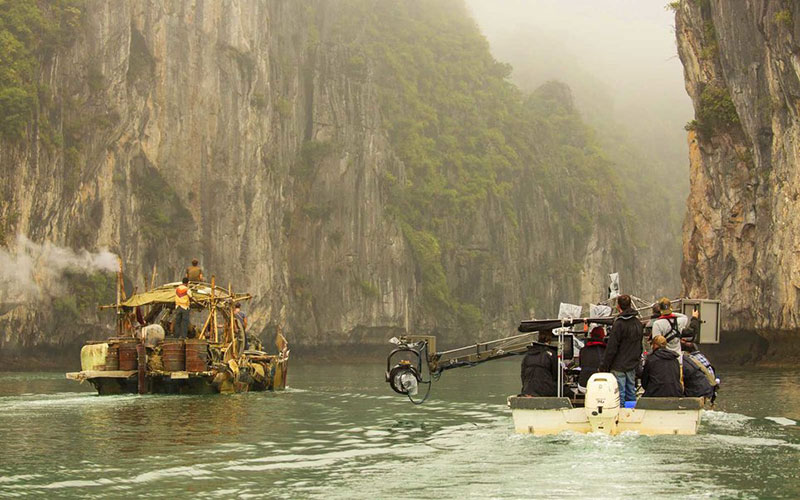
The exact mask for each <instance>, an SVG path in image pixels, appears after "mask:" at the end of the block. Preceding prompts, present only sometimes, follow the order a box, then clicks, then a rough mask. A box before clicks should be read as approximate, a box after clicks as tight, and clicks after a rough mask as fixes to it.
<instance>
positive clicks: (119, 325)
mask: <svg viewBox="0 0 800 500" xmlns="http://www.w3.org/2000/svg"><path fill="white" fill-rule="evenodd" d="M117 264H118V265H119V270H118V271H117V304H116V308H117V336H118V337H121V336H122V306H120V305H119V303H120V302H122V291H121V290H120V289H121V288H122V285H121V283H122V258H121V257H117Z"/></svg>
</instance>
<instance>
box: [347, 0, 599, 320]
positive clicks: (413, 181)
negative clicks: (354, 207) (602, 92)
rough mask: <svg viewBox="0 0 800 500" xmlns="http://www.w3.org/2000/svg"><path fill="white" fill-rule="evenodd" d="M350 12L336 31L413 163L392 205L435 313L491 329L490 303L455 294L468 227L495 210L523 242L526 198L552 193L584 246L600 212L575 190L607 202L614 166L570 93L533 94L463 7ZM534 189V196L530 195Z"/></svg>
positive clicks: (399, 6)
mask: <svg viewBox="0 0 800 500" xmlns="http://www.w3.org/2000/svg"><path fill="white" fill-rule="evenodd" d="M345 6H346V10H345V12H341V13H340V15H339V16H337V18H338V19H339V21H338V24H336V26H335V27H334V30H335V33H336V36H337V37H338V38H339V39H340V40H342V41H343V43H344V44H345V45H347V46H348V47H349V48H350V49H351V51H352V53H353V55H352V57H351V58H350V61H351V64H350V66H352V67H355V68H357V71H356V70H353V72H352V73H353V77H354V78H356V79H358V78H363V75H364V74H371V75H374V78H375V80H376V82H377V84H378V87H379V91H380V104H381V112H382V116H383V118H384V124H385V126H386V128H387V130H388V131H389V138H390V141H391V142H392V145H393V147H394V149H395V151H396V152H397V153H398V155H399V157H400V159H401V160H402V161H403V163H404V165H405V167H406V178H404V179H400V178H397V177H396V176H394V175H392V174H391V173H388V172H387V173H386V174H385V177H384V180H385V185H386V186H387V190H388V193H389V200H388V201H389V207H388V208H389V211H390V213H391V215H392V216H393V217H394V218H396V219H397V220H398V221H399V222H400V225H401V227H402V228H403V232H404V234H405V236H406V239H407V240H408V242H409V243H410V246H411V248H412V249H413V252H414V257H415V260H416V263H417V266H418V272H419V275H420V278H421V282H422V289H423V295H424V297H425V299H426V305H427V307H428V308H429V309H430V310H431V311H432V312H434V313H435V315H436V316H437V317H439V318H440V319H441V320H444V321H445V322H449V321H450V320H453V319H455V320H456V323H457V324H460V325H462V326H463V325H466V324H472V323H478V324H480V321H481V304H479V303H478V300H479V299H478V298H477V297H474V296H470V293H469V291H463V292H458V291H456V290H454V289H453V284H452V282H451V281H450V280H449V279H448V273H447V272H446V270H445V269H446V267H447V263H448V256H450V258H452V256H453V255H455V254H458V252H459V249H458V246H459V241H458V231H459V224H461V223H462V222H467V221H470V220H474V218H475V216H476V212H477V211H479V210H486V207H487V206H495V207H498V208H497V211H498V212H500V214H501V220H502V221H503V222H502V224H503V225H504V226H506V227H508V228H511V230H510V231H508V232H506V234H511V235H512V236H509V237H511V238H513V237H514V236H513V234H515V230H516V229H518V228H519V220H518V217H519V211H520V207H519V199H520V198H521V197H525V196H529V197H533V196H544V198H545V199H546V201H547V205H548V206H549V208H550V209H551V210H552V216H553V217H556V218H558V219H560V220H562V222H563V223H565V224H566V227H567V228H568V229H571V230H574V236H573V237H574V238H575V239H576V240H582V239H583V238H585V237H587V236H588V235H587V234H584V233H586V232H587V230H589V229H590V228H591V227H592V226H593V221H594V220H595V219H596V218H597V217H598V215H597V214H594V213H592V212H591V211H590V209H589V206H590V205H589V204H587V203H576V200H575V197H574V193H576V192H582V193H584V194H585V196H586V197H587V198H586V199H590V198H591V197H592V196H596V195H598V194H599V193H600V189H599V188H600V185H601V183H603V182H607V181H608V179H610V178H612V177H613V175H612V174H611V172H610V169H609V166H610V164H609V162H607V161H606V160H605V159H604V157H603V155H602V154H601V152H600V151H599V150H598V148H597V147H596V146H595V141H594V139H593V137H592V134H591V132H590V130H589V129H588V128H587V127H586V126H585V125H584V123H583V122H582V121H581V119H580V117H579V116H578V114H577V113H576V112H575V110H574V109H573V107H572V100H571V95H570V92H569V89H567V88H566V87H565V86H563V85H561V84H557V83H550V84H547V85H545V86H543V88H541V89H539V91H537V92H535V93H534V94H533V95H525V94H523V93H522V92H521V91H520V90H519V89H518V88H517V87H516V86H514V85H513V84H512V83H510V82H509V81H508V76H509V74H510V71H511V67H510V66H509V65H507V64H503V63H500V62H498V61H496V60H495V59H494V58H493V57H492V56H491V54H490V52H489V46H488V43H487V41H486V40H485V38H484V37H483V36H482V35H481V33H480V32H479V30H478V28H477V26H476V25H475V23H474V21H473V20H472V19H471V18H470V16H469V15H468V14H467V12H466V9H465V8H464V5H463V3H462V2H461V1H459V0H443V1H437V2H431V1H423V0H418V1H407V2H394V1H378V2H375V1H371V0H352V1H350V2H346V3H345ZM362 54H363V56H362ZM365 60H366V61H369V63H366V64H367V66H369V67H370V68H371V69H372V71H365V69H364V66H365ZM524 179H527V180H528V181H530V182H528V183H527V184H524V183H523V182H522V181H523V180H524ZM523 184H524V185H527V187H529V188H532V189H535V191H531V192H527V193H525V192H522V191H521V189H522V187H521V186H522V185H523ZM542 193H543V194H542ZM487 218H490V217H489V216H487ZM460 229H461V230H462V232H463V230H465V229H468V228H463V227H462V228H460ZM514 245H515V242H514V241H508V242H505V245H504V246H506V247H513V246H514ZM499 258H500V256H498V255H494V254H492V255H490V256H489V257H488V258H482V259H480V260H473V261H471V262H470V268H471V271H470V272H471V273H475V274H480V273H482V272H484V271H486V270H487V269H491V268H492V267H493V264H496V262H493V261H494V260H497V259H499ZM473 267H477V268H475V269H472V268H473ZM512 272H513V271H512ZM576 275H577V273H576ZM528 306H530V304H528Z"/></svg>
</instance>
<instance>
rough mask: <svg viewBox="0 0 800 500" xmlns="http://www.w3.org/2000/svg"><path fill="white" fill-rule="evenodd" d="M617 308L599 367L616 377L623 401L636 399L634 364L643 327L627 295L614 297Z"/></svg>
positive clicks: (638, 355)
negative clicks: (617, 311) (617, 312)
mask: <svg viewBox="0 0 800 500" xmlns="http://www.w3.org/2000/svg"><path fill="white" fill-rule="evenodd" d="M617 309H619V311H620V314H619V316H617V319H615V320H614V324H613V325H612V326H611V333H610V334H609V338H608V347H607V348H606V353H605V355H604V356H603V363H602V364H601V365H600V371H601V372H608V371H610V372H611V373H612V374H613V375H614V376H615V377H616V378H617V383H618V384H619V400H620V404H622V402H623V401H636V366H637V365H638V364H639V361H640V359H641V356H642V337H643V336H644V330H643V327H642V322H641V321H639V312H638V311H636V309H634V308H633V307H632V306H631V297H630V295H620V296H619V297H617Z"/></svg>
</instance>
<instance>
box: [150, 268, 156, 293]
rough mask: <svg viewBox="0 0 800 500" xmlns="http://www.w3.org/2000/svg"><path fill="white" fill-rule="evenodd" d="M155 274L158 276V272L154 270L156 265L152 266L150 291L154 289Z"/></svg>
mask: <svg viewBox="0 0 800 500" xmlns="http://www.w3.org/2000/svg"><path fill="white" fill-rule="evenodd" d="M157 274H158V271H157V270H156V265H155V264H153V274H152V276H151V278H150V289H151V290H152V289H153V288H155V287H156V275H157Z"/></svg>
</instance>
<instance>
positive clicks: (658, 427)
mask: <svg viewBox="0 0 800 500" xmlns="http://www.w3.org/2000/svg"><path fill="white" fill-rule="evenodd" d="M508 405H509V407H510V408H511V415H512V418H513V420H514V429H515V431H516V432H518V433H521V434H534V435H537V436H542V435H550V434H558V433H560V432H565V431H571V432H578V433H590V432H597V428H596V427H595V428H593V426H592V422H591V413H590V412H588V411H587V410H586V408H575V407H573V406H572V403H571V402H570V400H569V399H568V398H526V397H517V396H510V397H509V398H508ZM702 411H703V400H702V398H640V399H639V401H638V402H637V404H636V407H635V408H620V409H619V412H618V413H617V415H616V416H615V418H614V421H613V422H611V425H608V426H605V427H604V429H603V430H601V431H600V432H603V433H605V434H610V435H617V434H620V433H622V432H626V431H634V432H637V433H639V434H643V435H648V436H653V435H661V434H681V435H693V434H697V430H698V428H699V427H700V420H701V414H702Z"/></svg>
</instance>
